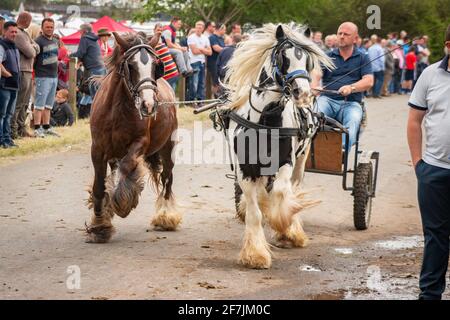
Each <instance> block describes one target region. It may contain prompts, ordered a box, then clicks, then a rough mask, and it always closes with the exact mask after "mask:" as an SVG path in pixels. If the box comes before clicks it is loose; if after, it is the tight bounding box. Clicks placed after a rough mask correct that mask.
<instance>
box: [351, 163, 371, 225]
mask: <svg viewBox="0 0 450 320" xmlns="http://www.w3.org/2000/svg"><path fill="white" fill-rule="evenodd" d="M353 187H354V191H353V196H354V203H353V222H354V224H355V228H356V230H366V229H367V228H368V227H369V224H370V214H371V213H372V197H371V196H370V195H371V194H372V191H373V190H372V188H373V170H372V163H371V162H370V163H360V164H359V165H358V168H357V170H356V173H355V185H354V186H353Z"/></svg>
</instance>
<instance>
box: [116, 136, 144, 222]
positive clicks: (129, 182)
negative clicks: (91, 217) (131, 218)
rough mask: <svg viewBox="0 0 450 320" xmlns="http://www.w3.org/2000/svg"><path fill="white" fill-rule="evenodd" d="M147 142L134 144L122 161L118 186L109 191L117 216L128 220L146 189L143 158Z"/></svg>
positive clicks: (142, 141)
mask: <svg viewBox="0 0 450 320" xmlns="http://www.w3.org/2000/svg"><path fill="white" fill-rule="evenodd" d="M144 144H145V140H144V139H141V140H139V141H138V142H135V143H133V144H132V145H131V146H130V148H129V149H128V153H127V155H126V156H125V157H124V158H123V159H122V160H121V161H120V164H119V170H118V172H117V174H118V175H119V176H118V177H117V184H116V185H113V186H112V189H111V190H108V192H109V194H110V199H111V208H112V210H113V212H114V213H115V214H117V215H118V216H120V217H122V218H126V217H127V216H128V215H129V214H130V212H131V210H133V209H134V208H136V206H137V205H138V203H139V195H140V194H141V192H142V190H143V189H144V176H145V173H146V172H145V169H144V167H143V166H142V165H141V158H140V156H141V155H142V152H143V147H144Z"/></svg>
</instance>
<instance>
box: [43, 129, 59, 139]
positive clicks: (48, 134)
mask: <svg viewBox="0 0 450 320" xmlns="http://www.w3.org/2000/svg"><path fill="white" fill-rule="evenodd" d="M44 134H45V135H46V136H54V137H60V135H59V134H58V133H56V132H55V131H54V130H53V128H51V127H50V128H48V129H45V130H44Z"/></svg>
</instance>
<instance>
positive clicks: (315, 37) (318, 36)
mask: <svg viewBox="0 0 450 320" xmlns="http://www.w3.org/2000/svg"><path fill="white" fill-rule="evenodd" d="M312 41H313V42H314V43H315V44H316V45H317V46H318V47H319V48H320V49H322V50H323V51H326V48H325V45H324V44H323V41H322V32H320V31H316V32H314V34H313V38H312Z"/></svg>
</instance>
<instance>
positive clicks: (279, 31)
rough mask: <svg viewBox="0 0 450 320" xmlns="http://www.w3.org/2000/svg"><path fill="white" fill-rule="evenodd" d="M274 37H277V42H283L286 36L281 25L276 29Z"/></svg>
mask: <svg viewBox="0 0 450 320" xmlns="http://www.w3.org/2000/svg"><path fill="white" fill-rule="evenodd" d="M276 36H277V40H278V41H280V40H283V39H284V38H286V35H285V34H284V30H283V26H282V25H281V24H280V25H279V26H278V28H277V33H276Z"/></svg>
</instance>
